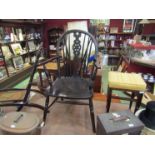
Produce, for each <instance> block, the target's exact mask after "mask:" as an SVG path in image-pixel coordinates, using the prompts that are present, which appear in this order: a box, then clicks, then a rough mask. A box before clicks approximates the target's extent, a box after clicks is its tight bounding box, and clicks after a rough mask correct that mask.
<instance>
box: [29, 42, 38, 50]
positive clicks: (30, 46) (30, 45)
mask: <svg viewBox="0 0 155 155" xmlns="http://www.w3.org/2000/svg"><path fill="white" fill-rule="evenodd" d="M28 46H29V50H30V52H32V51H35V50H36V45H35V43H34V41H28Z"/></svg>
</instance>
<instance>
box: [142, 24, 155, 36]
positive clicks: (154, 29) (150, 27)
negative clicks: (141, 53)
mask: <svg viewBox="0 0 155 155" xmlns="http://www.w3.org/2000/svg"><path fill="white" fill-rule="evenodd" d="M143 34H155V24H145V25H144V28H143Z"/></svg>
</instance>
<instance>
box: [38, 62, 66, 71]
mask: <svg viewBox="0 0 155 155" xmlns="http://www.w3.org/2000/svg"><path fill="white" fill-rule="evenodd" d="M45 66H46V68H47V70H49V71H56V70H58V67H57V63H56V62H49V63H47V64H46V65H45ZM60 67H63V63H60ZM37 70H39V71H42V70H43V66H39V67H38V68H37Z"/></svg>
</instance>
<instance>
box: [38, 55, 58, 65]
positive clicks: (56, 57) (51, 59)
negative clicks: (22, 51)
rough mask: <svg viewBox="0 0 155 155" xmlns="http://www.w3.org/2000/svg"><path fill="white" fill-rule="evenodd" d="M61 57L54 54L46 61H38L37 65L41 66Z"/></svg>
mask: <svg viewBox="0 0 155 155" xmlns="http://www.w3.org/2000/svg"><path fill="white" fill-rule="evenodd" d="M60 58H61V57H60V56H54V57H52V58H49V59H47V60H45V61H42V62H40V63H38V65H37V66H38V67H39V66H42V65H45V64H47V63H49V62H51V61H53V60H56V59H60Z"/></svg>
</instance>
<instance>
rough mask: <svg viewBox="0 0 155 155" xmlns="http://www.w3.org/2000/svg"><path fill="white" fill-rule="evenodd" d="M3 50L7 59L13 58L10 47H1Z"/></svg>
mask: <svg viewBox="0 0 155 155" xmlns="http://www.w3.org/2000/svg"><path fill="white" fill-rule="evenodd" d="M1 49H2V52H3V55H4V56H5V58H6V59H9V58H11V56H12V53H11V50H10V48H9V46H7V45H3V46H1Z"/></svg>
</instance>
